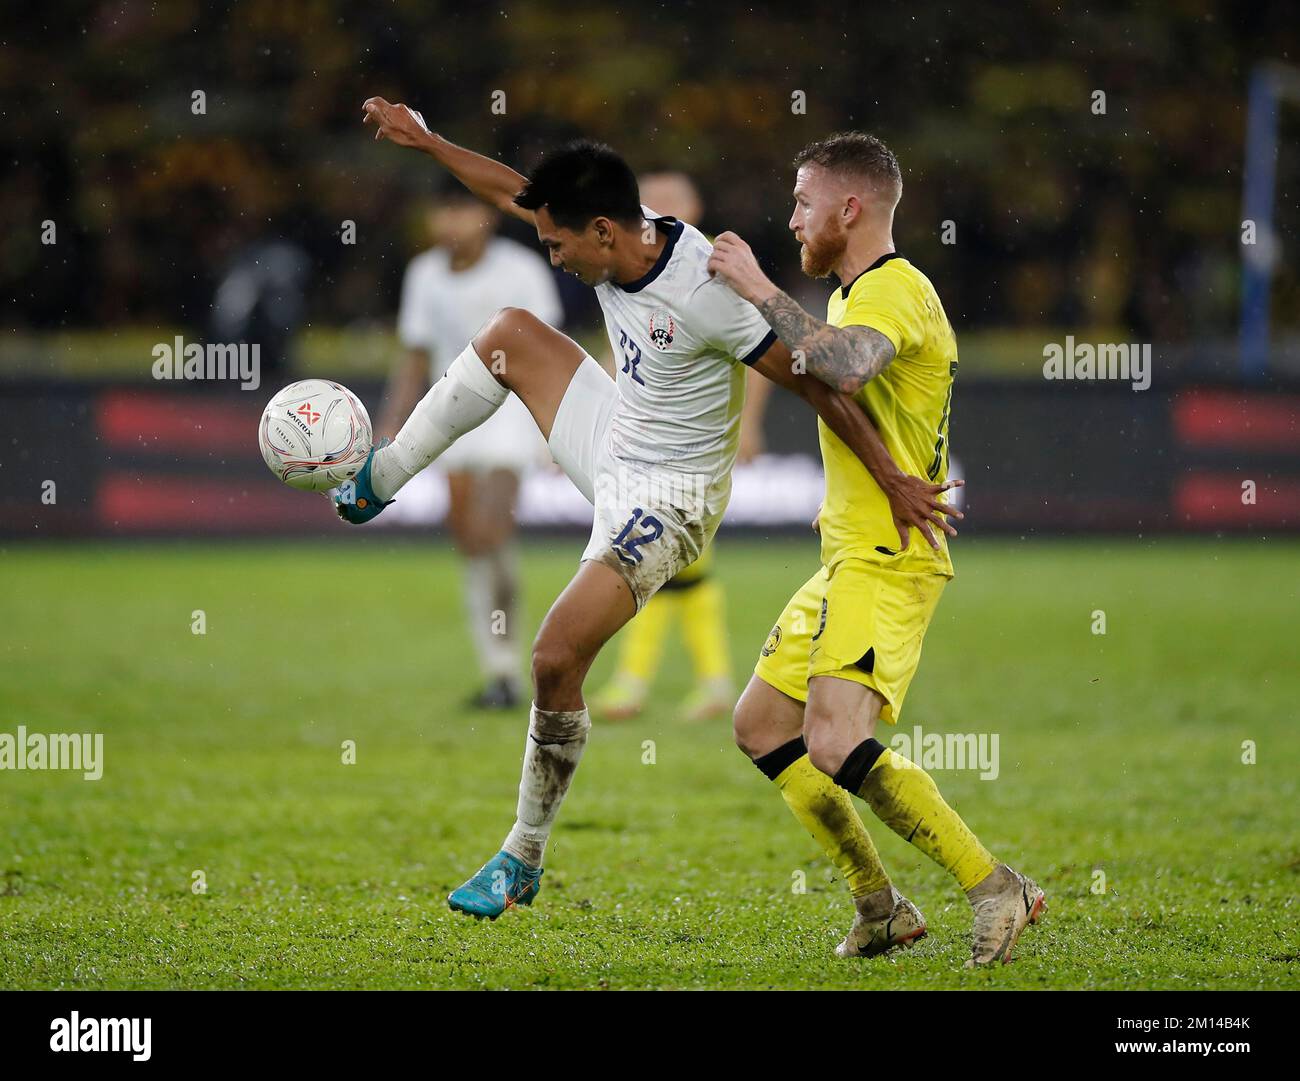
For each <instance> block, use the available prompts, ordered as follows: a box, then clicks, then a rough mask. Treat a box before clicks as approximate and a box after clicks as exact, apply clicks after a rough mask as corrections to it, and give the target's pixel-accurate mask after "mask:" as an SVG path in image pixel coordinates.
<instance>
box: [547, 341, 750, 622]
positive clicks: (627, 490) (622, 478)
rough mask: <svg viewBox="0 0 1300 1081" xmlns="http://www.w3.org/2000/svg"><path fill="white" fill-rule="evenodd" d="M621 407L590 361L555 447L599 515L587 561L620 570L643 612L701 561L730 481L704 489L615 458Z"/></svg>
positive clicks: (554, 437) (558, 419)
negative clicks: (613, 438)
mask: <svg viewBox="0 0 1300 1081" xmlns="http://www.w3.org/2000/svg"><path fill="white" fill-rule="evenodd" d="M617 404H618V387H617V385H616V384H615V382H614V380H613V379H611V378H610V377H609V375H607V374H606V372H605V370H604V369H603V368H602V367H601V366H600V365H599V364H597V363H596V361H595V360H593V359H592V358H591V357H586V358H585V359H584V360H583V362H582V364H581V365H579V367H578V370H577V371H575V372H574V373H573V379H572V380H571V381H570V383H569V387H568V389H567V390H566V391H565V392H564V398H563V400H562V401H561V402H560V408H559V409H558V410H557V411H556V414H555V423H554V425H553V426H552V428H551V439H550V443H549V446H550V449H551V454H552V456H553V457H554V458H555V461H556V463H557V464H558V465H559V466H560V468H561V469H563V470H564V472H565V473H567V474H568V476H569V479H570V480H571V481H573V483H574V484H575V485H577V487H578V490H579V491H580V492H582V494H583V495H584V496H586V497H587V500H588V502H590V503H591V504H592V505H593V506H594V507H595V510H596V513H595V519H594V521H593V522H592V527H591V540H590V541H588V542H587V547H586V549H585V550H584V551H583V553H582V558H583V559H584V560H587V559H594V560H597V561H599V562H601V563H604V564H605V565H606V566H608V567H611V568H612V569H613V570H615V571H617V572H618V573H619V574H620V575H621V576H622V578H623V580H624V581H626V582H627V584H628V586H629V588H630V589H631V590H632V596H633V597H634V598H635V599H636V607H637V611H640V610H641V609H642V608H643V607H644V606H645V603H646V601H648V600H649V599H650V598H651V597H652V596H654V594H655V591H656V590H658V589H659V587H660V586H662V585H663V584H664V583H665V582H667V581H668V580H669V579H671V578H673V577H674V576H675V575H676V574H677V572H678V571H680V570H682V569H684V568H686V567H688V566H690V565H691V564H692V563H694V562H695V561H696V560H697V559H698V558H699V557H700V553H701V552H703V551H704V549H705V547H706V546H707V545H708V543H709V542H710V541H711V540H712V539H713V534H714V533H715V532H717V528H718V523H719V522H721V521H722V513H723V511H724V510H725V509H726V503H727V496H728V495H729V494H730V487H729V479H728V478H721V479H718V478H709V481H708V487H707V489H706V490H704V491H701V490H700V482H699V480H698V479H697V478H694V477H690V476H687V475H685V474H680V473H675V472H674V471H673V470H671V469H666V468H663V467H656V466H646V465H630V464H628V463H627V462H624V461H622V460H621V459H619V458H617V457H615V455H614V454H613V452H612V450H611V449H610V440H609V433H610V422H611V420H612V419H613V416H614V407H615V406H616V405H617Z"/></svg>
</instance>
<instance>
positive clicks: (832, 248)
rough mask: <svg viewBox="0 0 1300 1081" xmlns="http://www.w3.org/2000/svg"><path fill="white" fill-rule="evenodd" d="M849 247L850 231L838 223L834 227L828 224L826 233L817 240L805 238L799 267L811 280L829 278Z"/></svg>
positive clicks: (800, 252) (800, 251)
mask: <svg viewBox="0 0 1300 1081" xmlns="http://www.w3.org/2000/svg"><path fill="white" fill-rule="evenodd" d="M832 220H833V219H832ZM848 246H849V234H848V230H847V229H845V228H844V226H843V225H842V224H841V223H840V222H838V221H835V222H834V224H833V225H832V224H830V223H827V226H826V229H825V231H824V232H823V233H822V235H821V236H819V237H818V238H817V239H816V240H811V239H807V238H805V240H804V242H803V247H802V248H801V249H800V250H799V265H800V266H801V267H802V268H803V272H804V273H805V274H807V275H808V277H810V278H825V277H828V276H829V275H830V273H831V271H832V270H833V269H834V267H835V264H836V263H838V262H839V261H840V259H841V258H842V257H843V255H844V249H845V248H847V247H848Z"/></svg>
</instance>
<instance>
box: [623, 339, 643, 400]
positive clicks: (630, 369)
mask: <svg viewBox="0 0 1300 1081" xmlns="http://www.w3.org/2000/svg"><path fill="white" fill-rule="evenodd" d="M618 344H619V348H620V349H622V350H623V374H624V375H630V376H631V377H632V378H633V379H635V380H636V381H637V382H638V383H640V384H641V385H642V386H645V380H644V379H642V378H641V376H639V375H638V374H637V370H636V369H637V365H638V364H640V363H641V347H640V346H639V345H637V344H636V342H634V341H633V340H632V339H631V338H629V337H628V336H627V331H626V330H624V329H623V328H622V327H619V328H618Z"/></svg>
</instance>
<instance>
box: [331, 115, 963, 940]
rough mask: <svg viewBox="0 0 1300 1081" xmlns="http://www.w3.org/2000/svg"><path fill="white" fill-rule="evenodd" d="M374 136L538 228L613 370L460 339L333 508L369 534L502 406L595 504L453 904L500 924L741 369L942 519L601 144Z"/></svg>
mask: <svg viewBox="0 0 1300 1081" xmlns="http://www.w3.org/2000/svg"><path fill="white" fill-rule="evenodd" d="M365 119H366V121H367V122H368V123H373V124H375V125H376V128H377V131H376V138H387V139H389V140H391V141H392V142H395V143H397V144H398V145H400V146H407V147H412V148H415V149H419V150H421V151H423V152H424V153H427V154H428V155H429V156H431V157H432V158H434V159H435V160H436V161H438V162H439V163H440V164H441V165H442V166H444V167H445V168H446V169H447V170H449V171H450V172H451V173H452V174H453V175H454V176H455V177H456V178H457V179H458V180H459V181H460V182H461V183H462V184H464V185H465V186H466V187H467V188H468V189H469V190H470V191H471V192H473V193H474V194H475V195H477V196H478V197H479V198H480V199H482V200H483V201H484V202H486V203H488V204H489V205H490V206H494V207H496V208H497V209H499V210H501V211H503V212H504V213H508V214H513V215H515V216H516V217H519V218H521V219H523V220H525V221H528V222H530V223H531V224H533V225H534V226H535V227H536V229H537V237H538V240H539V241H540V242H541V243H542V245H543V246H544V247H545V248H546V249H547V251H548V252H549V253H550V257H551V262H552V264H553V265H555V266H558V267H561V268H563V269H564V270H567V271H569V272H572V273H573V274H575V275H576V276H577V277H578V278H579V279H581V280H582V281H583V282H585V283H586V284H588V285H592V286H594V287H595V288H596V293H597V297H598V299H599V301H600V305H601V308H602V310H603V312H604V315H605V322H606V328H607V330H608V333H609V336H610V343H611V345H612V346H613V348H614V355H615V357H616V360H617V362H618V371H617V381H615V380H613V379H610V378H609V376H608V375H606V373H605V372H604V370H603V369H602V368H601V367H600V365H599V364H597V363H596V361H595V360H594V359H592V358H591V357H590V356H588V355H587V354H586V352H585V351H584V350H583V349H582V347H581V346H579V345H578V344H577V343H576V342H574V341H572V340H571V339H569V338H567V337H565V336H564V335H563V334H561V333H560V332H559V331H557V330H555V329H554V328H552V327H550V326H547V324H546V323H544V322H542V321H541V320H540V319H538V318H537V317H536V316H534V315H532V314H530V313H528V312H526V311H523V310H522V309H519V308H504V309H502V310H501V311H500V312H498V313H497V314H496V315H495V316H494V317H493V318H492V319H491V320H489V321H488V323H487V324H486V325H485V326H483V328H482V329H481V330H479V332H478V333H477V334H476V335H475V336H474V338H473V340H472V341H471V343H470V345H469V346H468V347H466V349H465V350H464V351H463V352H462V353H461V354H460V355H459V356H458V357H457V358H456V359H455V360H454V361H453V362H452V363H451V365H450V366H449V367H448V369H447V372H446V374H445V375H444V376H443V377H442V379H440V380H439V381H438V382H437V383H436V384H435V385H434V387H433V388H432V389H431V390H430V391H429V393H428V394H427V395H425V397H424V398H423V399H422V400H421V401H420V403H419V405H417V406H416V408H415V410H414V411H413V412H412V414H411V416H410V417H409V418H408V420H407V421H406V423H405V424H404V425H403V427H402V430H401V431H400V432H399V433H398V435H397V438H396V440H395V441H394V442H393V443H392V444H391V445H388V446H379V447H376V448H375V450H374V451H372V453H371V455H370V457H369V459H368V460H367V462H366V464H365V466H363V467H362V469H361V471H360V472H359V473H358V474H357V476H356V478H355V479H354V481H353V482H349V484H348V485H346V486H345V489H346V490H345V491H343V492H341V493H340V494H339V496H337V497H336V499H337V503H338V510H339V513H340V515H341V516H342V517H344V518H345V519H347V520H348V521H351V522H354V523H361V522H365V521H369V520H370V519H371V518H373V517H374V516H375V515H376V514H378V513H379V512H380V511H381V510H382V509H383V507H384V506H386V505H387V504H388V502H389V501H391V499H392V496H393V494H394V493H395V492H397V491H398V490H399V489H400V488H401V486H402V485H403V484H404V483H406V481H408V480H409V479H410V478H411V477H412V476H414V475H415V474H416V473H418V472H419V471H420V470H422V469H424V468H425V467H427V466H428V465H429V464H430V463H431V462H432V461H433V460H434V459H435V458H437V457H438V455H440V454H441V453H442V452H443V451H445V450H446V449H447V448H448V447H450V446H451V445H452V443H454V442H455V441H456V440H457V439H458V438H459V437H460V436H461V435H463V434H464V433H466V432H468V431H470V430H472V429H474V428H476V427H478V426H479V425H480V424H481V423H483V421H485V420H486V419H487V418H488V417H489V416H491V415H492V414H493V413H495V412H496V410H497V409H498V408H499V407H500V405H501V403H502V402H503V401H504V400H505V399H506V398H507V396H508V395H509V394H510V392H512V391H513V392H514V393H515V394H517V395H518V396H519V398H520V399H521V400H522V401H523V402H524V404H525V405H526V406H527V407H528V411H529V412H530V413H531V414H532V417H533V420H534V422H535V423H536V425H537V427H538V429H539V430H540V431H541V433H542V435H543V436H544V437H545V438H546V439H547V441H548V444H549V446H550V449H551V453H552V454H553V455H554V457H555V460H556V461H557V462H558V463H559V464H560V465H561V466H562V467H563V468H564V470H565V472H566V473H567V474H568V475H569V477H570V479H572V481H573V482H574V484H576V485H577V487H578V488H579V489H580V490H581V491H582V492H583V494H584V495H586V496H587V498H588V499H590V500H591V501H592V502H593V503H594V504H595V508H596V513H595V521H594V525H593V528H592V535H591V541H590V543H589V544H588V545H587V548H586V550H585V551H584V553H583V561H582V563H581V564H580V565H579V567H578V570H577V573H576V574H575V575H574V577H573V579H572V580H571V581H570V583H569V585H568V586H567V587H566V588H565V590H564V591H563V592H562V593H561V594H560V596H559V598H558V599H557V600H556V602H555V604H554V605H552V607H551V610H550V611H549V612H548V613H547V615H546V618H545V620H544V621H543V622H542V626H541V629H540V630H539V631H538V635H537V639H536V641H535V643H534V645H533V684H534V701H533V707H532V711H531V717H530V722H529V728H528V741H527V745H526V749H525V752H524V768H523V777H522V779H521V782H520V786H519V802H518V806H517V809H516V819H515V824H514V826H513V828H512V829H511V830H510V833H509V834H508V835H507V837H506V840H505V843H504V845H503V846H502V849H501V851H500V852H498V853H497V855H496V856H494V857H493V858H492V859H490V860H489V861H488V862H487V863H486V864H485V865H484V866H483V867H482V868H480V870H479V871H478V872H477V873H476V874H474V875H473V876H472V877H471V878H470V879H469V880H468V881H467V882H466V883H465V884H464V885H462V886H460V887H459V888H457V889H456V890H454V891H453V892H452V894H451V896H450V897H449V898H448V902H449V904H450V905H451V907H452V908H453V909H455V910H458V911H462V912H466V913H469V914H471V915H475V916H489V917H492V918H495V917H497V916H499V915H500V914H501V913H502V912H504V911H505V909H506V908H508V907H511V906H512V905H517V904H519V905H526V904H531V903H532V901H533V899H534V898H535V897H536V896H537V891H538V888H539V885H540V879H541V875H542V856H543V853H544V851H545V847H546V841H547V838H548V837H549V835H550V831H551V826H552V824H553V822H554V820H555V816H556V813H557V812H558V810H559V806H560V802H561V800H562V799H563V797H564V794H565V792H566V791H567V790H568V787H569V783H570V781H571V780H572V777H573V774H574V771H575V770H576V768H577V766H578V761H579V759H580V758H581V755H582V750H583V747H584V746H585V745H586V741H587V733H588V730H589V729H590V727H591V720H590V717H589V715H588V713H587V708H586V705H585V703H584V701H583V694H582V685H583V681H584V680H585V678H586V675H587V672H588V670H589V669H590V667H591V664H592V662H593V661H594V660H595V658H596V655H597V653H599V651H600V649H601V647H602V646H603V645H604V644H605V642H607V641H608V640H609V639H610V638H611V637H612V636H613V635H614V633H615V632H616V631H617V630H618V629H619V628H620V627H621V626H622V625H623V624H624V623H626V622H627V621H628V620H629V619H631V618H632V617H633V616H634V615H635V614H636V612H637V611H638V610H639V609H640V608H641V606H642V605H643V604H644V603H645V601H646V600H647V599H648V598H649V597H650V596H651V595H652V594H653V593H654V592H655V590H656V589H658V588H659V586H661V585H662V584H663V583H664V582H665V581H667V580H668V579H669V578H671V577H672V576H673V575H674V574H675V573H676V572H677V571H678V570H680V569H681V568H683V567H685V566H686V565H687V564H689V563H691V562H692V561H693V560H694V559H695V558H696V557H697V556H698V555H699V553H700V551H701V550H702V549H703V548H704V546H705V545H706V544H708V542H709V541H710V540H711V539H712V536H713V532H714V530H715V529H716V528H717V525H718V522H719V520H720V519H721V517H722V512H723V510H724V509H725V507H726V502H727V497H728V495H729V491H730V473H731V466H732V463H733V461H734V459H735V456H736V447H737V441H738V435H739V422H740V410H741V403H742V394H743V388H744V385H745V382H744V368H743V366H742V362H744V363H750V364H754V365H756V366H757V367H758V368H759V370H760V371H762V372H763V374H765V375H768V376H769V377H770V378H772V379H773V380H774V381H776V382H780V383H782V384H783V385H785V386H788V387H790V388H791V389H793V390H795V391H796V392H797V393H800V394H801V395H802V396H804V397H806V398H807V399H808V400H809V401H810V402H811V403H812V404H813V405H814V406H815V407H816V409H817V411H818V413H819V414H820V415H821V416H822V417H823V419H825V421H826V423H827V424H828V425H829V426H830V427H831V429H832V430H833V431H835V432H836V433H837V434H839V435H840V437H841V438H842V439H843V440H844V441H845V443H846V444H847V445H848V446H849V447H851V448H852V449H853V450H854V452H855V453H857V454H858V455H859V456H860V457H861V458H862V460H863V462H864V464H865V465H866V466H867V468H868V469H869V470H870V471H871V473H872V475H873V476H877V477H879V478H881V486H882V488H885V489H886V490H888V491H894V492H897V493H899V496H898V499H899V501H898V503H897V505H896V514H898V515H899V516H900V521H904V522H909V523H910V524H915V525H917V526H918V527H919V526H920V525H921V524H923V523H926V522H929V521H930V518H931V515H933V514H937V513H938V512H939V511H941V510H942V509H943V507H942V505H941V504H938V503H936V502H935V499H936V498H937V497H938V494H939V488H938V487H937V486H935V485H931V484H928V483H926V482H924V481H921V480H919V479H917V478H910V480H908V482H907V483H899V484H894V483H892V481H893V479H894V478H895V477H897V476H899V475H900V474H899V470H898V468H897V466H895V465H894V463H893V461H892V459H890V458H889V455H888V453H887V452H886V451H885V448H884V444H883V443H882V442H881V440H880V437H879V435H878V434H877V433H876V431H875V429H874V428H873V427H872V426H871V424H870V422H869V421H868V419H867V417H866V414H865V413H863V411H862V410H861V409H860V408H859V407H858V406H857V405H856V403H854V402H853V400H852V399H851V398H849V397H848V396H846V395H843V394H840V393H838V392H837V391H834V390H832V389H831V388H830V387H828V386H827V385H826V384H824V383H821V382H820V381H819V380H816V379H812V378H809V377H806V376H803V375H801V374H796V373H797V372H798V371H799V366H797V365H795V364H794V363H793V361H792V357H791V355H790V352H789V350H788V349H786V348H785V347H784V346H783V345H781V344H780V343H779V342H777V341H776V340H775V336H774V335H773V334H772V333H771V331H770V330H769V329H768V328H767V326H766V323H765V322H764V321H763V319H762V318H761V317H760V316H758V315H757V313H756V312H755V311H754V309H753V308H752V307H751V306H749V305H747V304H746V303H745V302H744V301H742V300H740V298H739V297H738V296H736V295H735V294H734V293H732V292H731V290H730V289H728V288H727V286H726V285H725V284H724V283H723V282H722V281H720V280H719V281H714V280H713V279H712V278H711V277H710V275H709V273H708V269H707V265H706V264H707V262H708V259H709V256H710V254H711V252H712V248H711V245H710V244H709V243H708V241H707V240H706V239H705V238H704V237H703V236H702V235H701V234H700V233H699V232H698V231H697V230H696V229H693V228H691V227H689V226H686V225H685V224H683V223H682V222H679V221H676V220H675V219H672V218H662V217H657V216H656V215H654V213H653V212H652V211H650V210H649V209H648V208H646V207H643V206H641V204H640V199H639V195H638V191H637V184H636V177H635V175H634V174H633V172H632V170H631V169H630V168H629V167H628V166H627V164H626V162H624V161H623V160H622V159H621V158H620V157H619V156H618V155H617V154H615V153H614V152H613V151H612V150H611V149H609V148H608V147H606V146H602V145H599V144H594V143H576V144H572V145H570V146H568V147H564V148H562V149H560V150H558V151H556V152H554V153H553V154H551V155H549V156H547V157H546V158H545V159H544V160H543V161H542V162H541V163H540V164H539V165H538V167H537V168H536V169H535V170H534V172H533V175H532V176H531V177H524V176H522V175H520V174H519V173H517V172H515V171H514V170H513V169H511V168H509V167H508V166H506V165H503V164H501V163H500V162H497V161H494V160H492V159H490V158H485V157H483V156H481V155H479V154H475V153H473V152H472V151H469V150H466V149H464V148H462V147H458V146H455V145H454V144H452V143H450V142H448V141H447V140H445V139H443V138H441V137H440V136H438V135H435V134H433V133H432V132H430V131H429V129H428V128H427V127H426V126H425V124H424V120H423V118H422V117H420V115H419V114H418V113H415V112H413V111H412V110H410V109H409V108H407V107H406V106H404V105H391V104H389V103H388V102H386V101H384V100H383V99H382V98H371V99H370V100H369V101H367V102H366V103H365Z"/></svg>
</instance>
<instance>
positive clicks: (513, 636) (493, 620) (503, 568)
mask: <svg viewBox="0 0 1300 1081" xmlns="http://www.w3.org/2000/svg"><path fill="white" fill-rule="evenodd" d="M465 608H466V614H467V615H468V617H469V625H470V632H471V635H472V637H473V640H474V648H475V651H476V652H477V654H478V660H479V668H480V669H481V671H482V673H483V676H484V678H486V679H488V680H496V679H506V680H509V681H510V682H511V684H515V683H517V682H518V680H519V672H520V670H521V668H522V656H521V652H520V649H521V647H520V641H519V634H518V628H517V624H518V622H519V619H518V608H519V605H518V583H517V575H516V556H515V552H514V546H513V545H511V544H508V543H507V544H503V545H499V546H498V547H496V548H494V549H493V550H492V551H490V552H487V553H485V554H484V555H476V556H469V557H467V558H466V560H465Z"/></svg>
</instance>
